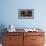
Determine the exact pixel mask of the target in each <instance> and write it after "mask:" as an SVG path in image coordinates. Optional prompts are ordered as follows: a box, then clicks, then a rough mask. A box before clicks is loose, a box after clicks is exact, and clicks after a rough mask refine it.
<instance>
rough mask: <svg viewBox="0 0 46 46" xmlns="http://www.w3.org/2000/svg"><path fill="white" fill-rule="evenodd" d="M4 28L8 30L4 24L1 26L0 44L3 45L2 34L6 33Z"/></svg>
mask: <svg viewBox="0 0 46 46" xmlns="http://www.w3.org/2000/svg"><path fill="white" fill-rule="evenodd" d="M4 28H6V26H5V25H4V24H0V43H2V36H3V34H2V33H3V32H5V31H6V30H4Z"/></svg>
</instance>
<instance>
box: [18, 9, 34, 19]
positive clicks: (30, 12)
mask: <svg viewBox="0 0 46 46" xmlns="http://www.w3.org/2000/svg"><path fill="white" fill-rule="evenodd" d="M18 18H19V19H34V9H19V10H18Z"/></svg>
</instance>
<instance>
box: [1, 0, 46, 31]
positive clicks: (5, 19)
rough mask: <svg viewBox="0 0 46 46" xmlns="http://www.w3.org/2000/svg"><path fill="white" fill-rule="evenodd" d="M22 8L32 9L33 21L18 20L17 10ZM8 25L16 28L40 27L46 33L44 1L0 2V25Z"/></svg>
mask: <svg viewBox="0 0 46 46" xmlns="http://www.w3.org/2000/svg"><path fill="white" fill-rule="evenodd" d="M22 8H24V9H25V8H26V9H28V8H29V9H34V19H18V9H22ZM9 24H13V25H14V26H15V27H16V28H29V27H40V28H42V29H43V30H44V31H45V32H46V0H0V25H3V26H2V27H4V26H7V25H9ZM0 27H1V26H0Z"/></svg>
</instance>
